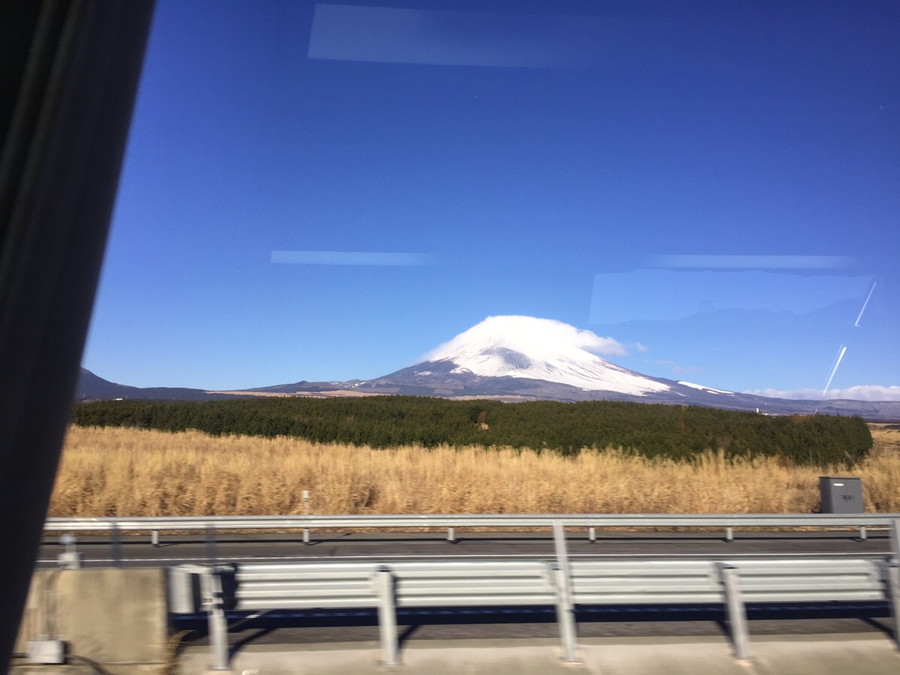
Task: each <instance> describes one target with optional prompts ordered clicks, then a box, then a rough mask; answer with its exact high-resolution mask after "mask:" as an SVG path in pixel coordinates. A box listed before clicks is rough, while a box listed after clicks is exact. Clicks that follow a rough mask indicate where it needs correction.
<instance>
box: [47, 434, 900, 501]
mask: <svg viewBox="0 0 900 675" xmlns="http://www.w3.org/2000/svg"><path fill="white" fill-rule="evenodd" d="M872 433H873V437H874V438H875V447H874V448H873V450H872V452H871V453H870V455H869V457H868V458H867V459H865V460H864V461H863V462H861V463H860V464H858V465H856V466H852V467H849V468H847V467H798V466H792V465H785V464H784V463H782V462H779V461H778V460H776V459H771V458H762V457H761V458H756V459H750V460H746V459H736V460H728V459H726V458H724V457H723V456H722V455H721V454H716V453H714V452H711V451H710V452H708V453H706V454H703V455H701V456H698V457H696V458H695V459H694V460H693V461H690V462H673V461H669V460H648V459H645V458H642V457H637V456H632V455H629V454H626V453H622V452H620V451H617V450H608V451H605V452H591V451H589V452H583V453H581V454H580V455H578V456H577V457H574V458H565V457H561V456H559V455H556V454H553V453H543V454H538V453H535V452H531V451H521V452H520V451H516V450H511V449H499V450H484V449H481V448H464V449H453V448H437V449H433V450H428V449H424V448H419V447H401V448H396V449H393V450H371V449H368V448H359V447H353V446H347V445H319V444H314V443H309V442H306V441H302V440H296V439H290V438H275V439H264V438H255V437H236V436H230V437H214V436H208V435H205V434H202V433H199V432H193V431H188V432H183V433H164V432H159V431H145V430H137V429H122V428H82V427H72V428H70V430H69V434H68V437H67V440H66V445H65V449H64V453H63V458H62V463H61V466H60V470H59V475H58V477H57V482H56V487H55V489H54V493H53V498H52V502H51V507H50V515H52V516H114V515H120V516H151V515H153V516H156V515H232V514H241V515H244V514H247V515H249V514H260V515H271V514H298V513H303V499H302V493H303V490H309V491H310V492H311V495H312V499H311V504H310V506H311V512H312V513H323V514H359V513H785V512H793V513H812V512H815V511H816V510H817V509H818V505H819V493H818V478H819V476H827V475H840V476H858V477H860V478H861V479H862V484H863V490H864V500H865V504H866V508H867V510H869V511H879V512H898V511H900V431H898V430H891V429H887V428H883V427H873V431H872Z"/></svg>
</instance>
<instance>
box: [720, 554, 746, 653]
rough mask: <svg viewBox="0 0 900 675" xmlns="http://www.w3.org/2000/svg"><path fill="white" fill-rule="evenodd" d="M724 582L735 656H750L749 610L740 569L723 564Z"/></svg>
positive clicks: (721, 567) (721, 569)
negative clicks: (742, 587)
mask: <svg viewBox="0 0 900 675" xmlns="http://www.w3.org/2000/svg"><path fill="white" fill-rule="evenodd" d="M719 571H720V572H721V574H722V584H723V585H724V586H725V603H726V605H727V607H728V625H729V627H730V628H731V641H732V643H733V644H734V656H735V658H738V659H749V658H750V635H749V633H748V631H747V611H746V608H745V607H744V600H743V598H742V597H741V587H740V581H739V578H738V570H737V568H736V567H734V566H732V565H721V566H720V567H719Z"/></svg>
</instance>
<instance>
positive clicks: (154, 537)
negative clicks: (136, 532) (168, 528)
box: [150, 530, 159, 546]
mask: <svg viewBox="0 0 900 675" xmlns="http://www.w3.org/2000/svg"><path fill="white" fill-rule="evenodd" d="M150 543H151V544H153V545H154V546H159V530H152V531H151V532H150Z"/></svg>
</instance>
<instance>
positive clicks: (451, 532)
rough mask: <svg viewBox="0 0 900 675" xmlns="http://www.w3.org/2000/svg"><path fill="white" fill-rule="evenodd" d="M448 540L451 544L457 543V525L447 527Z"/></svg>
mask: <svg viewBox="0 0 900 675" xmlns="http://www.w3.org/2000/svg"><path fill="white" fill-rule="evenodd" d="M447 541H449V542H450V543H451V544H455V543H456V528H455V527H448V528H447Z"/></svg>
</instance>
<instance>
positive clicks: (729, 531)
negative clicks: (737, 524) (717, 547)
mask: <svg viewBox="0 0 900 675" xmlns="http://www.w3.org/2000/svg"><path fill="white" fill-rule="evenodd" d="M725 541H727V542H732V541H734V528H733V527H732V526H731V525H729V526H728V527H726V528H725Z"/></svg>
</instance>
